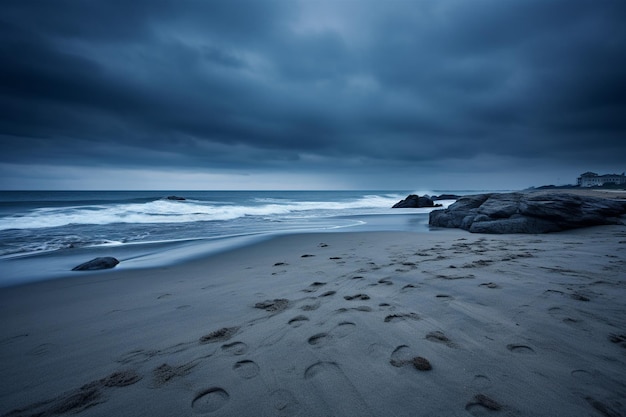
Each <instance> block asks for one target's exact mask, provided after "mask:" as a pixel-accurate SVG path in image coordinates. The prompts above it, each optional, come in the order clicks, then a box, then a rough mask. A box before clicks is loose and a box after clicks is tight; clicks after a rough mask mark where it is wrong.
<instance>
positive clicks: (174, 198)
mask: <svg viewBox="0 0 626 417" xmlns="http://www.w3.org/2000/svg"><path fill="white" fill-rule="evenodd" d="M166 199H167V200H174V201H185V200H186V198H185V197H179V196H177V195H170V196H167V197H166Z"/></svg>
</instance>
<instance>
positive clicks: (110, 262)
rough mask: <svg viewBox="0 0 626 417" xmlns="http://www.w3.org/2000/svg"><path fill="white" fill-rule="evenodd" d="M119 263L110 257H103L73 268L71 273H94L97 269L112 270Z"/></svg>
mask: <svg viewBox="0 0 626 417" xmlns="http://www.w3.org/2000/svg"><path fill="white" fill-rule="evenodd" d="M119 263H120V261H118V260H117V259H115V258H113V257H111V256H104V257H99V258H94V259H92V260H91V261H88V262H85V263H82V264H80V265H78V266H75V267H74V268H72V271H96V270H98V269H110V268H114V267H115V266H116V265H117V264H119Z"/></svg>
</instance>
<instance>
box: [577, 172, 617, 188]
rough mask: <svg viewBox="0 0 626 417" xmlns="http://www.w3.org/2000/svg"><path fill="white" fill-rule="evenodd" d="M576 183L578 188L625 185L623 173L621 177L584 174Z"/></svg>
mask: <svg viewBox="0 0 626 417" xmlns="http://www.w3.org/2000/svg"><path fill="white" fill-rule="evenodd" d="M577 183H578V185H579V186H580V187H598V186H600V185H604V184H618V185H626V175H624V173H623V172H622V174H621V175H618V174H607V175H598V174H596V173H595V172H585V173H584V174H582V175H581V176H580V177H578V180H577Z"/></svg>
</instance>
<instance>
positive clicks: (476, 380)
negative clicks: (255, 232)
mask: <svg viewBox="0 0 626 417" xmlns="http://www.w3.org/2000/svg"><path fill="white" fill-rule="evenodd" d="M625 271H626V227H624V226H603V227H596V228H590V229H583V230H576V231H569V232H563V233H558V234H547V235H497V236H494V235H474V234H470V233H467V232H463V231H459V230H441V231H436V232H432V233H429V234H418V233H403V232H366V233H330V234H300V235H289V236H283V237H277V238H274V239H271V240H269V241H266V242H263V243H258V244H254V245H251V246H248V247H245V248H239V249H235V250H232V251H229V252H226V253H221V254H218V255H214V256H210V257H206V258H203V259H198V260H194V261H191V262H187V263H184V264H180V265H177V266H170V267H162V268H156V269H142V270H117V271H116V270H113V271H111V272H108V273H73V274H71V275H70V276H69V277H68V278H63V279H57V280H51V281H45V282H40V283H36V284H31V285H24V286H20V287H13V288H3V289H0V323H2V332H1V334H2V336H0V355H1V357H2V368H1V370H2V373H1V375H2V379H1V382H0V416H21V415H25V416H30V415H44V416H48V415H66V414H67V415H76V414H78V415H80V416H111V415H117V416H140V415H151V416H182V415H194V416H205V415H206V416H330V415H336V416H422V415H423V416H433V415H438V416H472V415H473V416H486V415H494V416H495V415H503V416H529V415H533V416H555V415H567V416H619V415H626V402H625V401H624V398H625V397H626V379H625V378H624V375H626V272H625Z"/></svg>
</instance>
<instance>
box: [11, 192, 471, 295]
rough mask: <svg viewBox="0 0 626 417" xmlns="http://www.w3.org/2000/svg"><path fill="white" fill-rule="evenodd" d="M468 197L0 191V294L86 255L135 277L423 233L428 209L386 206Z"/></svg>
mask: <svg viewBox="0 0 626 417" xmlns="http://www.w3.org/2000/svg"><path fill="white" fill-rule="evenodd" d="M476 192H478V191H458V190H457V191H455V190H432V191H430V192H428V191H415V190H408V191H393V192H387V191H176V192H174V191H1V192H0V271H2V272H1V273H0V274H1V275H0V286H7V285H15V284H21V283H27V282H31V281H36V280H42V279H48V278H54V277H58V276H63V275H68V274H69V272H68V271H70V270H71V268H72V267H74V266H76V265H78V264H80V263H82V262H84V261H87V260H89V259H92V258H93V257H96V256H114V257H116V258H118V259H119V260H120V261H122V263H121V264H120V265H118V267H117V268H143V267H148V266H161V265H167V264H171V263H175V262H180V261H182V260H185V259H189V258H192V257H194V256H202V255H206V254H210V253H214V252H217V251H223V250H226V249H229V248H233V247H236V246H241V245H245V244H249V243H251V242H255V241H258V240H262V239H266V238H268V237H271V236H273V235H277V234H285V233H299V232H341V231H376V230H380V231H387V230H401V231H412V232H417V233H428V232H429V228H428V213H429V212H430V211H431V209H391V206H392V205H393V204H395V203H396V202H398V201H399V200H401V199H403V198H405V197H406V196H407V195H408V194H419V195H423V194H430V195H439V194H471V193H476ZM171 195H175V196H179V197H183V198H184V199H185V200H170V199H167V197H168V196H171ZM452 202H453V201H452V200H443V201H440V203H442V204H443V205H444V206H447V205H449V204H451V203H452Z"/></svg>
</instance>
